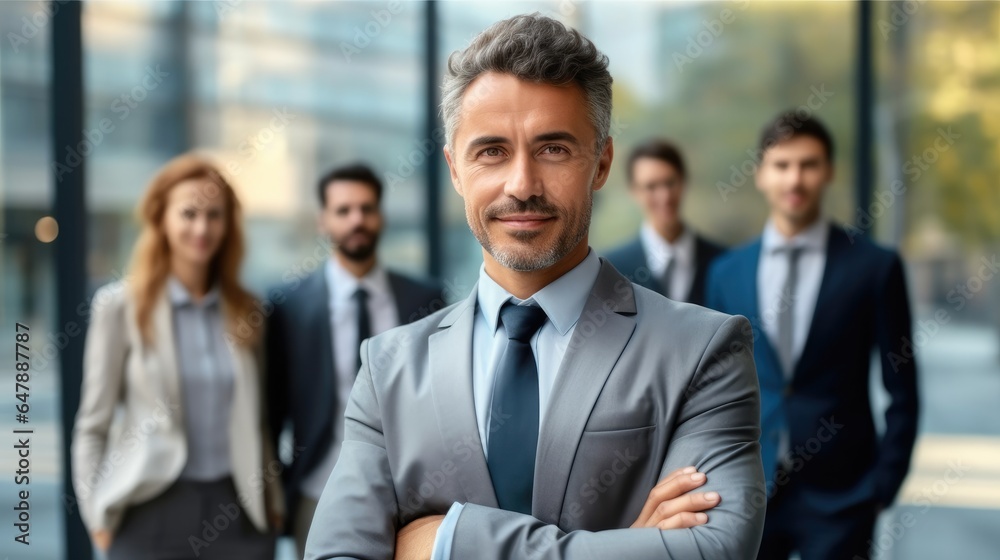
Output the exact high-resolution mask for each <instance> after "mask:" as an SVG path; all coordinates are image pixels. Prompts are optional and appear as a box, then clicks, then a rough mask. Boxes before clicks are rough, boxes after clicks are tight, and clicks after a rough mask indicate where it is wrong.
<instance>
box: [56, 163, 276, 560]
mask: <svg viewBox="0 0 1000 560" xmlns="http://www.w3.org/2000/svg"><path fill="white" fill-rule="evenodd" d="M139 218H140V220H141V222H142V233H141V235H140V237H139V240H138V242H137V243H136V246H135V251H134V254H133V258H132V263H131V268H130V273H129V275H128V276H127V277H126V279H125V280H124V281H122V282H118V283H114V284H110V285H108V286H104V287H102V288H101V289H100V290H98V291H97V293H96V294H95V296H94V298H93V303H92V308H91V325H90V329H89V332H88V334H87V340H86V345H85V353H84V364H83V365H84V368H83V369H84V380H83V387H82V396H81V401H80V409H79V412H78V413H77V417H76V424H75V427H74V437H73V442H72V466H73V471H74V472H73V486H74V489H75V490H76V494H77V499H78V503H79V505H80V513H81V516H82V517H83V520H84V523H85V524H86V526H87V528H88V530H89V531H90V533H91V537H92V539H93V542H94V544H95V545H96V546H97V547H98V548H100V549H101V550H105V551H107V554H108V558H109V559H110V560H117V559H126V558H127V559H129V560H143V559H147V558H148V559H152V558H164V557H169V558H178V559H179V558H209V559H212V558H241V559H265V558H266V559H268V560H271V559H273V558H274V545H275V536H274V532H273V529H275V528H277V527H279V526H280V524H281V519H282V515H283V512H282V508H283V505H282V504H283V499H282V496H281V487H280V471H281V469H280V463H279V462H277V460H276V459H275V458H274V452H273V449H271V447H270V443H269V442H270V438H269V437H268V436H267V433H266V432H267V429H266V425H267V424H266V417H265V411H264V410H263V408H262V404H261V403H262V401H263V397H262V395H261V387H262V386H263V380H262V379H261V376H262V369H261V367H260V360H259V347H260V346H259V341H260V339H261V333H260V332H258V330H257V329H255V328H254V327H253V325H254V323H255V322H256V323H258V324H259V323H260V321H253V320H252V319H253V317H254V304H255V302H254V298H253V296H252V295H251V294H250V293H249V292H248V291H247V290H246V289H244V288H243V286H241V284H240V281H239V268H240V263H241V261H242V259H243V253H244V245H243V231H242V216H241V212H240V204H239V201H238V200H237V198H236V194H235V192H234V191H233V189H232V187H231V186H230V185H229V183H228V182H226V180H225V179H224V178H223V177H222V175H221V174H220V173H219V171H218V169H217V168H216V167H215V166H214V165H213V164H212V163H210V162H209V161H208V160H206V159H204V158H202V157H200V156H196V155H191V154H187V155H182V156H180V157H177V158H175V159H173V160H172V161H170V162H169V163H167V164H166V165H165V166H164V167H163V168H162V169H161V170H160V171H159V173H158V174H157V175H156V176H155V177H154V179H153V181H152V183H151V184H150V185H149V188H148V189H147V191H146V194H145V197H144V198H143V201H142V203H141V204H140V206H139ZM237 327H239V328H237ZM116 413H117V414H116Z"/></svg>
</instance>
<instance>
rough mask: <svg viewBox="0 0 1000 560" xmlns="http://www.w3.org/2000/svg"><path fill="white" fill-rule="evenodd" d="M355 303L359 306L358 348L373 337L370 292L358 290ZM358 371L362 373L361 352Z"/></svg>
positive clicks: (355, 294)
mask: <svg viewBox="0 0 1000 560" xmlns="http://www.w3.org/2000/svg"><path fill="white" fill-rule="evenodd" d="M354 302H355V303H356V304H357V305H358V347H359V348H360V346H361V341H363V340H364V339H366V338H369V337H370V336H371V335H372V323H371V317H369V316H368V292H367V291H366V290H365V289H364V288H358V291H356V292H354ZM358 371H361V351H360V350H359V351H358Z"/></svg>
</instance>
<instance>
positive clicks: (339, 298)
mask: <svg viewBox="0 0 1000 560" xmlns="http://www.w3.org/2000/svg"><path fill="white" fill-rule="evenodd" d="M326 284H327V288H328V289H329V291H330V301H331V302H334V303H344V302H347V301H349V300H350V299H351V298H352V297H354V292H356V291H358V288H360V287H364V288H365V290H367V291H368V295H369V297H372V296H378V295H381V294H385V293H389V291H390V287H389V275H388V274H387V273H386V271H385V269H384V268H382V266H381V265H378V264H376V265H375V266H374V267H372V269H371V270H369V271H368V274H365V275H364V276H362V277H361V278H356V277H355V276H354V275H353V274H351V273H350V272H348V271H347V269H345V268H344V267H343V266H341V264H340V262H339V261H338V260H337V257H335V256H331V257H330V258H329V259H327V260H326Z"/></svg>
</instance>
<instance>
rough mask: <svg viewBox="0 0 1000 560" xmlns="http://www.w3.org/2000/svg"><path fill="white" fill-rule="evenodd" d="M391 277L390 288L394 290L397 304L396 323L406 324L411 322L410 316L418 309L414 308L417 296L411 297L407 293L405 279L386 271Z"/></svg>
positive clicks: (393, 297)
mask: <svg viewBox="0 0 1000 560" xmlns="http://www.w3.org/2000/svg"><path fill="white" fill-rule="evenodd" d="M386 276H388V278H389V290H390V291H391V292H392V299H393V301H394V302H395V304H396V324H397V325H405V324H407V323H409V322H410V320H409V317H410V316H412V315H413V314H414V313H415V312H416V310H415V309H413V303H414V300H415V298H411V297H410V294H408V293H407V290H406V286H405V284H404V283H403V279H402V278H400V277H399V276H397V275H396V274H395V273H393V272H389V271H386Z"/></svg>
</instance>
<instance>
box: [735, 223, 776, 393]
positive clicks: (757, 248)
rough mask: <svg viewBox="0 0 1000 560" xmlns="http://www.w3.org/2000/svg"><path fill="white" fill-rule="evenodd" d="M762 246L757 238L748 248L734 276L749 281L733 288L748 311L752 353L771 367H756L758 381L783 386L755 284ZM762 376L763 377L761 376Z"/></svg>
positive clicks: (737, 284)
mask: <svg viewBox="0 0 1000 560" xmlns="http://www.w3.org/2000/svg"><path fill="white" fill-rule="evenodd" d="M762 248H763V246H762V244H761V241H760V240H759V239H758V240H757V242H755V243H754V244H753V245H751V246H750V247H749V248H748V251H747V258H746V264H745V267H746V268H745V269H744V270H743V271H742V272H741V273H740V274H737V275H736V278H748V279H749V280H750V281H749V282H743V283H736V287H735V289H738V290H742V292H741V296H742V299H743V301H744V302H746V307H745V308H746V309H748V310H749V311H750V315H749V318H750V320H751V322H752V323H753V331H754V332H753V335H754V354H755V355H756V356H757V360H759V361H766V362H768V363H770V364H771V367H765V368H757V376H758V379H759V381H760V382H761V383H762V384H764V383H768V385H770V386H777V387H781V386H784V384H785V381H784V373H783V371H782V369H781V363H780V361H779V360H778V353H777V352H776V351H775V349H774V346H773V345H772V344H771V339H770V338H768V336H767V333H766V332H764V326H763V323H762V321H763V318H762V317H761V314H760V298H759V294H760V292H759V290H758V288H759V287H758V285H757V271H758V270H759V269H760V252H761V250H762ZM762 376H763V379H761V377H762Z"/></svg>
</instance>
